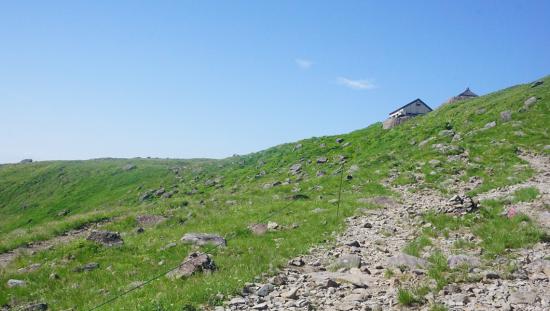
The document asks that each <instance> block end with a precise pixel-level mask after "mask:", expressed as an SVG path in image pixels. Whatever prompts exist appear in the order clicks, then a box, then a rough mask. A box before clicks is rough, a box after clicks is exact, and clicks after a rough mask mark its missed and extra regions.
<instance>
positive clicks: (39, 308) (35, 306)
mask: <svg viewBox="0 0 550 311" xmlns="http://www.w3.org/2000/svg"><path fill="white" fill-rule="evenodd" d="M16 310H18V311H46V310H48V304H47V303H43V302H38V303H37V302H33V303H30V304H28V305H24V306H21V307H19V308H17V309H16Z"/></svg>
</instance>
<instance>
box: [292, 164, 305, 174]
mask: <svg viewBox="0 0 550 311" xmlns="http://www.w3.org/2000/svg"><path fill="white" fill-rule="evenodd" d="M289 170H290V173H291V174H292V175H296V174H298V173H300V172H301V171H302V164H300V163H297V164H294V165H292V166H291V167H290V169H289Z"/></svg>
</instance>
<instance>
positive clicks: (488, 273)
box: [485, 271, 500, 280]
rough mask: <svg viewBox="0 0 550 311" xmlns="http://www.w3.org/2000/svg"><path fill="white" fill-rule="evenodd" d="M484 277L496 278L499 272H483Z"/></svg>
mask: <svg viewBox="0 0 550 311" xmlns="http://www.w3.org/2000/svg"><path fill="white" fill-rule="evenodd" d="M485 278H486V279H488V280H496V279H500V274H498V273H497V272H494V271H487V272H485Z"/></svg>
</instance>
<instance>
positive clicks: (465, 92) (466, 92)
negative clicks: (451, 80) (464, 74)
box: [457, 87, 478, 97]
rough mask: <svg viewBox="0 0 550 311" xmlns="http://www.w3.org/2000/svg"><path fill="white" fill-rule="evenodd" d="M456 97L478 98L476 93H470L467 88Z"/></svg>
mask: <svg viewBox="0 0 550 311" xmlns="http://www.w3.org/2000/svg"><path fill="white" fill-rule="evenodd" d="M457 97H478V96H477V94H476V93H474V92H472V91H471V90H470V88H469V87H467V88H466V90H465V91H464V92H462V93H460V94H458V95H457Z"/></svg>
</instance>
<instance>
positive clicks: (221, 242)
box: [181, 232, 227, 246]
mask: <svg viewBox="0 0 550 311" xmlns="http://www.w3.org/2000/svg"><path fill="white" fill-rule="evenodd" d="M181 241H182V242H183V243H187V244H194V245H198V246H203V245H207V244H213V245H216V246H226V245H227V241H226V240H225V239H224V238H223V237H221V236H219V235H216V234H210V233H194V232H190V233H186V234H185V235H184V236H183V237H182V238H181Z"/></svg>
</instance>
